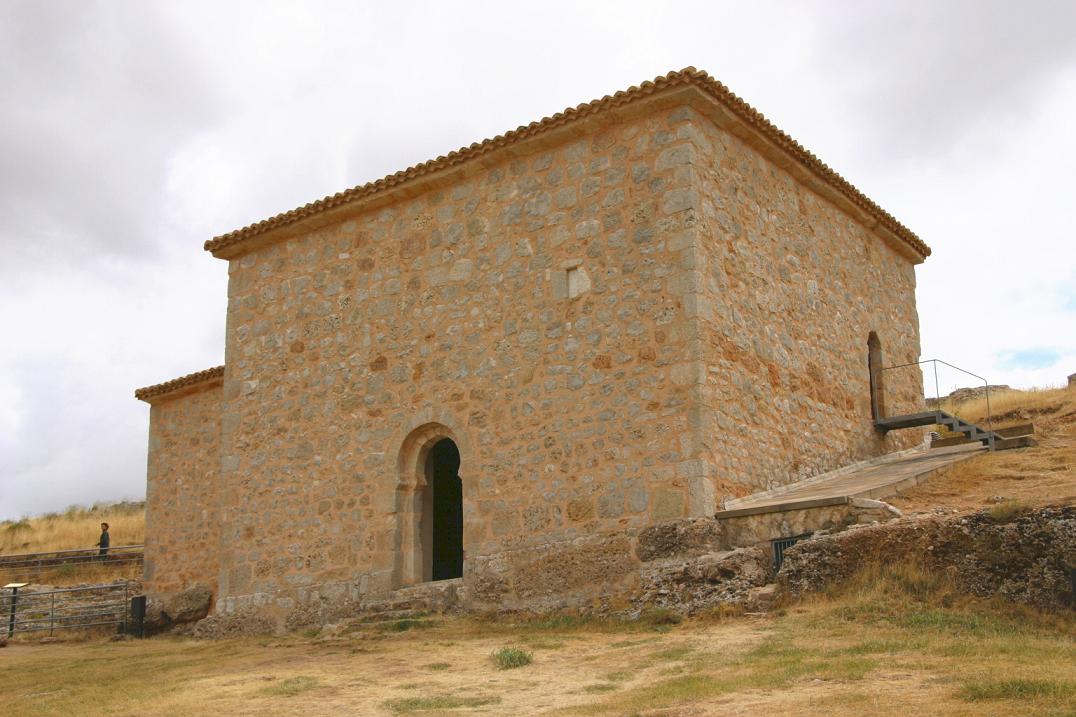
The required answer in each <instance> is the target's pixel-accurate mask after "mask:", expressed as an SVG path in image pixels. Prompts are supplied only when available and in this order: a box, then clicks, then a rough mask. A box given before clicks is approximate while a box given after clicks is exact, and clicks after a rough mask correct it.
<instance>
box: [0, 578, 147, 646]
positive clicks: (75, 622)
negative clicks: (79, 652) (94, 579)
mask: <svg viewBox="0 0 1076 717" xmlns="http://www.w3.org/2000/svg"><path fill="white" fill-rule="evenodd" d="M132 599H134V600H138V599H139V598H137V597H136V596H134V595H133V592H132V584H131V583H130V582H128V581H124V582H117V583H111V584H109V585H90V586H86V587H76V588H56V589H50V590H35V589H33V588H30V587H29V586H28V585H27V584H26V583H9V584H8V585H5V586H4V587H3V588H0V615H3V616H4V620H5V622H6V623H7V635H8V637H12V636H14V635H17V634H20V633H30V632H44V631H48V633H49V635H52V634H53V633H54V632H55V631H57V630H75V629H80V630H82V629H87V628H99V627H107V626H115V627H116V630H117V632H127V631H128V628H130V627H135V628H137V629H138V630H139V631H140V630H141V625H140V624H139V625H132V624H131V619H130V615H131V603H132ZM138 622H141V620H138Z"/></svg>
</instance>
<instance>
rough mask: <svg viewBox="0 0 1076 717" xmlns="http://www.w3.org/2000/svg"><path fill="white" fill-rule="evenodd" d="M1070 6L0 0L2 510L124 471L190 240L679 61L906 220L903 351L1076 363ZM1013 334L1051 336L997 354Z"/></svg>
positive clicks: (188, 315) (210, 304) (139, 448)
mask: <svg viewBox="0 0 1076 717" xmlns="http://www.w3.org/2000/svg"><path fill="white" fill-rule="evenodd" d="M1072 15H1073V11H1072V9H1071V8H1070V7H1069V6H1067V5H1065V4H1060V3H1053V4H1051V3H1041V4H1035V3H1031V4H1030V5H1029V4H1026V3H1025V4H1023V5H1021V6H1019V7H1016V6H1012V5H1010V4H1007V3H999V2H984V3H979V2H975V3H970V4H969V3H944V4H937V3H925V2H923V3H914V4H912V5H910V6H907V5H893V6H881V5H877V4H857V5H854V6H851V5H848V4H844V3H841V4H833V3H817V4H803V3H783V2H759V3H732V2H717V3H715V2H689V3H680V4H676V5H660V4H655V3H643V2H617V3H611V2H610V3H578V2H575V3H569V2H550V3H543V4H540V5H536V4H527V5H525V4H515V5H512V4H506V3H493V2H410V3H381V4H355V3H344V2H301V3H300V2H286V1H283V0H280V1H277V2H263V1H258V2H230V3H219V2H185V3H149V2H142V1H141V0H138V1H135V0H113V1H111V2H107V3H104V2H66V3H65V2H59V1H57V2H51V3H47V4H42V3H39V2H15V1H9V2H8V3H5V4H4V6H3V7H2V8H0V16H2V17H0V67H5V68H14V70H15V71H13V72H7V73H0V91H2V92H3V93H4V96H5V98H6V100H7V101H5V103H3V105H2V106H0V209H2V210H3V211H2V212H0V248H2V249H3V250H4V260H3V263H2V264H0V275H2V276H3V277H4V282H3V283H2V284H0V315H2V316H3V317H4V321H5V334H4V339H5V340H4V341H3V342H2V343H0V518H4V517H11V516H17V515H19V514H21V513H24V512H32V511H41V510H49V509H56V508H61V507H63V506H65V505H67V504H69V503H74V502H92V501H94V500H102V499H111V498H122V497H137V496H139V495H141V494H142V491H143V490H144V484H145V441H146V431H147V414H148V409H147V407H146V406H145V405H144V404H142V403H140V402H137V401H135V400H134V399H133V397H132V395H131V394H132V391H133V389H134V388H135V387H137V386H142V385H148V384H151V383H156V382H159V381H161V380H166V379H169V378H172V377H175V376H178V375H181V374H185V373H188V372H190V371H195V370H199V369H202V368H206V367H208V366H212V365H215V364H217V363H219V362H220V361H221V357H222V354H223V324H224V309H225V301H226V297H225V293H226V265H225V263H224V262H221V261H218V260H215V259H213V258H211V257H210V256H208V255H206V254H205V253H204V252H203V251H202V249H201V245H202V242H204V241H205V240H206V239H208V238H210V237H211V236H213V235H216V234H220V233H223V232H226V231H230V230H232V229H235V228H238V227H239V226H242V225H246V224H248V223H250V222H252V221H257V220H259V219H263V218H266V217H268V216H271V215H273V214H276V213H279V212H281V211H286V210H288V209H291V208H293V207H295V206H298V205H300V204H304V203H306V202H308V201H311V200H313V199H317V198H320V197H321V196H324V195H326V194H330V193H333V192H336V191H340V190H342V189H345V188H347V187H350V186H353V185H355V184H360V183H364V182H366V181H370V180H373V179H377V178H379V177H381V176H383V175H385V174H388V173H391V172H394V171H397V170H399V169H402V168H404V167H406V166H409V165H411V164H414V163H416V162H420V161H424V160H426V159H430V158H433V157H435V156H437V155H440V154H444V153H446V152H448V151H450V150H453V149H456V148H458V147H460V146H463V145H467V144H470V143H471V142H473V141H477V140H481V139H484V138H486V137H490V136H493V135H495V134H499V133H502V132H504V131H506V130H509V129H513V128H515V127H516V126H518V125H521V124H526V123H528V122H530V121H532V120H535V119H538V118H540V117H542V116H544V115H549V114H552V113H553V112H557V111H559V110H561V109H563V108H564V107H565V106H568V105H575V104H578V103H580V102H584V101H587V100H590V99H593V98H594V97H597V96H601V95H603V94H606V93H611V92H614V91H616V90H618V89H623V88H625V87H627V86H628V85H631V84H636V83H639V82H640V81H642V80H645V79H649V78H651V77H653V76H654V75H655V74H658V73H662V72H666V71H668V70H671V69H678V68H680V67H683V66H685V65H688V64H692V65H695V66H697V67H700V68H703V69H706V70H708V71H710V72H712V73H713V74H714V75H715V76H716V77H717V78H718V79H720V80H722V81H723V82H725V83H726V84H728V85H729V86H730V87H731V88H732V90H733V91H735V92H737V93H738V94H740V95H741V96H743V97H744V98H745V99H747V100H748V101H749V102H751V103H752V104H753V105H755V106H756V107H757V108H759V109H760V110H762V111H763V112H765V113H766V115H767V116H768V117H770V118H771V119H772V120H773V121H774V122H776V123H777V124H778V125H779V126H780V127H782V128H783V129H785V130H786V131H788V132H789V133H790V134H792V135H793V136H794V137H796V138H797V139H799V140H800V141H801V142H802V143H803V144H805V145H806V146H807V147H808V148H810V149H811V150H813V151H815V152H816V153H817V154H818V155H819V156H821V157H822V158H823V160H824V161H826V162H827V163H829V164H831V165H832V166H834V167H835V168H836V169H838V171H840V172H841V173H842V174H844V175H845V176H846V177H848V178H849V179H850V180H851V181H853V182H854V183H855V184H857V186H859V187H860V188H861V189H863V190H864V191H865V192H866V193H867V194H868V195H870V196H872V197H873V198H875V199H876V200H877V201H878V202H879V203H880V204H881V205H882V206H883V207H885V208H886V209H889V210H890V211H891V212H892V213H894V214H895V215H896V216H897V217H898V218H900V219H901V220H902V221H903V222H905V223H906V224H907V225H908V226H909V227H911V228H912V229H913V230H914V231H916V232H918V233H919V234H920V235H921V236H922V237H923V239H924V240H926V241H927V242H928V243H929V244H931V246H932V247H933V248H934V250H935V255H934V256H933V257H931V258H930V259H929V260H928V261H927V263H926V264H925V265H923V266H922V267H921V268H920V270H919V272H918V277H919V286H920V290H919V301H920V315H921V327H922V335H923V352H924V355H925V356H927V357H932V356H937V357H939V358H945V359H947V360H950V361H951V362H952V363H955V364H957V365H961V366H966V367H967V368H969V369H970V370H973V371H975V372H976V373H981V374H983V375H987V376H989V378H990V379H991V381H993V382H998V383H1010V384H1014V385H1041V384H1057V383H1059V382H1060V381H1063V380H1064V379H1063V376H1064V374H1066V373H1070V372H1072V371H1074V370H1076V345H1074V343H1073V341H1074V338H1073V337H1076V323H1074V321H1076V254H1074V250H1073V248H1072V247H1073V242H1072V239H1073V230H1074V226H1073V220H1072V218H1071V216H1070V209H1069V206H1070V204H1071V198H1070V197H1069V196H1068V193H1069V187H1070V186H1071V176H1072V172H1073V169H1074V165H1076V160H1074V158H1076V138H1074V135H1073V128H1072V125H1071V123H1070V118H1071V117H1073V116H1076V61H1074V52H1073V51H1074V49H1076V48H1074V45H1073V43H1071V41H1070V40H1069V39H1068V34H1067V33H1068V28H1069V27H1071V26H1072V19H1073V18H1072ZM1035 348H1045V349H1049V350H1051V351H1055V352H1056V353H1057V354H1058V356H1059V359H1058V361H1057V363H1056V365H1053V366H1045V367H1044V366H1040V367H1038V368H1035V367H1032V366H1027V365H1019V362H1017V363H1014V362H1013V361H1012V357H1013V356H1014V355H1015V354H1014V353H1013V352H1015V351H1020V350H1026V349H1035ZM946 380H949V381H952V382H953V383H954V386H955V385H956V383H959V381H960V380H961V379H957V378H955V377H954V378H951V379H946ZM969 383H970V382H969ZM959 385H968V384H967V383H959Z"/></svg>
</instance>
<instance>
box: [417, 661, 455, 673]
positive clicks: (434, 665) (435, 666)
mask: <svg viewBox="0 0 1076 717" xmlns="http://www.w3.org/2000/svg"><path fill="white" fill-rule="evenodd" d="M449 667H451V665H449V664H448V663H447V662H431V663H430V664H428V665H423V666H422V669H424V670H432V671H434V672H440V671H442V670H447V669H448V668H449Z"/></svg>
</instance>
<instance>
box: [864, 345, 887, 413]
mask: <svg viewBox="0 0 1076 717" xmlns="http://www.w3.org/2000/svg"><path fill="white" fill-rule="evenodd" d="M882 366H883V364H882V342H881V341H879V340H878V334H876V333H875V332H873V331H871V332H870V335H869V336H867V369H868V370H869V371H870V387H871V419H872V420H875V421H877V420H878V419H879V418H885V383H884V381H883V376H884V374H883V372H882Z"/></svg>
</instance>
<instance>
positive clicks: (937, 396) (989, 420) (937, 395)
mask: <svg viewBox="0 0 1076 717" xmlns="http://www.w3.org/2000/svg"><path fill="white" fill-rule="evenodd" d="M925 363H929V364H932V365H933V368H934V400H935V401H937V405H939V406H940V405H941V389H940V386H939V384H938V364H943V365H945V366H948V367H949V368H951V369H955V370H957V371H960V372H961V373H966V374H967V375H969V376H971V377H973V378H977V379H979V380H980V381H982V382H983V388H985V389H986V429H987V430H988V431H990V432H991V433H993V432H994V422H993V414H992V413H991V410H990V382H989V381H987V380H986V379H985V378H983V377H982V376H980V375H979V374H977V373H972V372H971V371H968V370H967V369H963V368H960V367H959V366H954V365H953V364H951V363H949V362H948V361H943V360H942V359H923V360H922V361H911V362H909V363H902V364H897V365H895V366H883V367H882V368H879V369H876V370H875V371H874V376H873V377H872V379H875V383H874V385H876V386H877V385H878V382H877V380H876V379H877V377H878V376H879V375H881V373H882V372H883V371H892V370H894V369H898V368H908V367H909V366H922V365H923V364H925ZM880 418H884V417H883V416H880ZM992 444H993V440H991V445H992Z"/></svg>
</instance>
